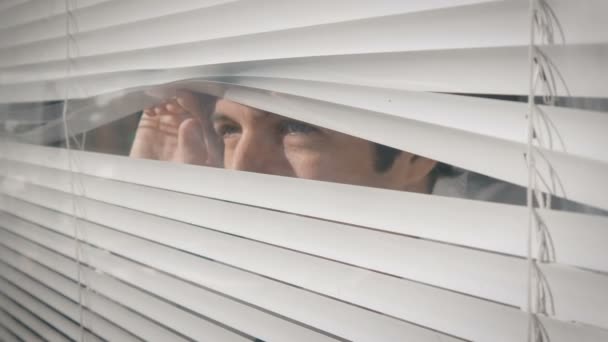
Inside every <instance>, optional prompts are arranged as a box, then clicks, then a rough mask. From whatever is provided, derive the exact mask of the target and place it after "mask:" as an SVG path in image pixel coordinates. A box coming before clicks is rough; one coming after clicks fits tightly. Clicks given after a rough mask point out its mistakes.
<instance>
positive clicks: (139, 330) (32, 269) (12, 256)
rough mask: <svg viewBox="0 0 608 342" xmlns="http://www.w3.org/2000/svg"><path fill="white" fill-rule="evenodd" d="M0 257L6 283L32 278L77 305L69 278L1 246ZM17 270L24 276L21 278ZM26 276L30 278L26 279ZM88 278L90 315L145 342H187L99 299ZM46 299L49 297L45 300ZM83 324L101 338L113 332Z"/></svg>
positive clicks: (86, 303)
mask: <svg viewBox="0 0 608 342" xmlns="http://www.w3.org/2000/svg"><path fill="white" fill-rule="evenodd" d="M0 257H1V258H2V263H0V269H1V270H2V274H3V275H5V277H6V278H7V279H9V280H11V281H12V283H13V284H24V283H27V282H31V281H32V280H30V279H28V277H29V278H31V279H34V280H36V281H38V282H40V283H41V284H44V285H46V286H48V287H49V288H51V289H52V290H54V291H56V292H58V293H60V294H62V295H63V296H65V297H67V298H69V299H71V300H72V301H76V302H77V301H78V288H77V285H76V284H75V283H74V282H71V281H69V280H67V279H66V278H63V277H61V276H60V275H59V274H57V273H55V272H52V271H49V270H48V269H45V268H44V267H41V266H40V265H37V264H35V263H34V262H32V261H31V260H29V259H26V258H25V257H23V256H21V255H20V254H18V253H15V252H13V251H11V250H10V249H8V248H6V247H4V246H2V245H0ZM9 266H11V267H13V269H11V267H9ZM74 266H75V265H74V264H73V262H70V263H68V264H67V265H64V267H68V269H74V268H75V267H74ZM81 267H84V266H81ZM16 270H19V271H20V272H23V273H22V274H19V273H17V271H16ZM83 273H85V272H83ZM24 274H25V275H27V276H28V277H25V276H24ZM89 274H90V273H87V274H84V277H82V279H85V282H84V284H86V285H88V287H89V289H95V291H96V292H92V291H85V293H84V296H83V297H84V300H83V303H82V304H83V306H84V307H86V308H88V309H89V310H91V312H95V313H97V314H98V315H101V316H103V318H104V319H107V320H109V321H112V322H113V323H115V324H117V325H119V326H121V327H123V328H126V330H128V331H129V332H131V333H133V334H134V335H136V336H138V337H139V338H142V339H144V340H146V341H169V340H171V341H187V340H186V339H184V338H183V337H181V336H179V335H176V334H175V333H173V332H171V331H169V330H166V329H164V328H162V327H161V326H159V325H158V324H157V323H152V322H150V321H148V320H146V319H143V318H141V317H140V316H138V315H135V314H133V312H131V311H129V310H127V309H125V308H124V307H123V306H121V305H118V304H116V303H115V302H112V301H110V300H107V299H105V298H103V297H101V296H100V295H98V294H97V293H98V292H97V288H98V287H99V286H97V284H91V283H92V282H93V281H94V280H93V279H92V278H91V277H90V276H89ZM22 288H25V287H22ZM44 298H47V297H46V296H45V297H44ZM62 312H63V311H62ZM89 316H90V315H89ZM84 323H85V327H87V328H88V329H89V330H91V331H93V332H95V331H100V332H101V333H100V335H102V336H103V333H104V329H108V328H109V329H113V328H112V327H111V326H110V325H108V324H106V323H105V322H103V321H102V323H101V324H99V320H97V319H87V318H85V320H84ZM72 337H73V338H74V339H76V340H77V339H78V338H79V336H78V335H74V336H72Z"/></svg>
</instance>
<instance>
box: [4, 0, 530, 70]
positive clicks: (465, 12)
mask: <svg viewBox="0 0 608 342" xmlns="http://www.w3.org/2000/svg"><path fill="white" fill-rule="evenodd" d="M480 2H481V3H484V2H486V3H490V4H492V5H494V6H490V8H489V9H486V12H489V15H492V12H494V15H495V13H496V12H497V11H501V10H502V11H505V12H509V11H510V12H512V13H511V15H512V16H515V17H517V15H518V14H519V16H520V17H521V18H520V19H523V15H524V14H525V6H513V5H511V6H504V5H503V4H500V5H503V6H502V7H506V8H505V9H503V8H500V6H497V5H499V4H496V2H495V1H493V0H456V1H452V2H447V1H444V0H432V1H416V2H412V1H408V2H395V1H390V0H381V1H377V2H374V3H373V4H372V3H363V2H360V3H359V4H358V5H357V6H353V5H352V2H348V1H345V0H331V1H320V0H311V1H308V2H306V3H301V2H284V1H279V0H268V1H263V2H257V1H238V2H232V3H228V4H225V5H224V6H215V7H211V8H203V9H200V10H193V11H188V12H184V13H180V14H176V15H170V16H165V17H162V18H157V19H151V20H145V21H140V22H135V23H132V24H126V25H119V26H116V27H110V28H107V29H103V30H99V31H93V32H86V33H82V34H78V32H77V31H76V32H72V36H73V37H74V39H73V41H74V45H75V50H74V54H73V56H74V57H77V58H80V57H88V56H96V55H109V54H120V53H125V52H127V53H128V52H130V51H137V50H144V49H162V48H165V49H166V48H167V47H169V46H178V45H186V44H191V43H198V42H206V41H213V40H221V39H231V38H238V37H240V36H256V35H264V34H265V33H270V34H271V35H274V34H273V33H274V32H278V33H279V36H284V35H285V34H286V33H287V34H293V33H292V32H291V31H294V30H299V29H304V31H307V30H308V28H312V30H313V31H315V32H316V31H318V30H319V29H317V27H319V28H320V29H321V30H322V31H324V32H326V31H328V34H334V35H336V34H337V35H338V36H340V31H341V30H343V29H344V30H351V29H352V30H358V31H361V32H367V31H368V30H370V27H377V26H380V25H381V24H377V23H376V22H379V23H383V22H385V21H386V19H385V18H388V17H390V16H398V17H400V19H401V20H400V21H401V22H406V23H407V22H409V21H413V22H414V24H413V25H407V24H405V25H407V26H409V27H410V29H412V28H415V29H418V30H425V29H426V27H425V26H424V24H425V23H424V21H421V20H419V19H418V16H420V15H424V13H425V10H428V9H433V8H441V7H448V9H446V10H445V11H447V12H449V13H450V15H446V14H444V13H443V12H442V13H440V14H439V15H434V13H430V14H429V15H430V16H432V17H433V18H436V19H435V20H444V21H446V22H449V20H450V19H449V18H453V17H456V18H458V19H460V20H464V18H471V17H472V16H474V15H480V16H481V15H484V14H486V13H484V9H485V7H483V6H480V7H481V8H482V9H481V11H480V12H481V13H479V11H477V7H476V6H478V5H472V6H464V8H460V7H459V5H462V4H471V3H472V4H475V3H480ZM451 6H456V7H455V8H454V10H453V11H452V8H449V7H451ZM268 8H272V10H271V11H269V10H268ZM421 10H422V11H423V12H422V13H420V12H418V11H421ZM409 12H414V13H409ZM430 12H434V11H430ZM453 12H455V13H453ZM517 12H519V13H517ZM446 17H448V18H447V19H446ZM370 21H371V22H370ZM388 21H389V22H391V20H388ZM368 22H369V23H368ZM396 24H397V27H398V26H399V24H398V23H396V22H395V20H392V23H391V26H395V25H396ZM421 25H422V26H421ZM325 26H327V27H325ZM342 26H345V27H344V28H342ZM457 27H459V28H460V30H461V31H462V32H466V33H467V34H469V35H471V34H472V35H473V36H480V35H479V34H478V33H477V34H476V33H475V32H474V31H471V30H467V28H466V27H465V26H463V25H462V24H460V25H459V26H457ZM376 30H377V29H376ZM463 30H464V31H463ZM429 31H432V30H429ZM497 31H499V32H500V31H501V30H500V29H498V30H497ZM503 32H504V31H503ZM515 32H517V31H515ZM520 32H523V30H522V31H520ZM281 33H282V34H281ZM518 33H519V32H518ZM326 35H327V34H326ZM108 36H113V37H116V39H113V40H112V43H111V44H109V42H108V40H107V39H106V37H108ZM481 36H483V34H482V35H481ZM513 36H516V34H513V35H511V37H513ZM294 38H295V37H294ZM520 38H521V37H520ZM410 39H411V38H410ZM391 40H393V41H394V39H391ZM471 40H473V39H471ZM413 41H414V42H415V44H420V43H421V42H420V41H419V40H416V39H413ZM460 41H461V42H465V43H464V45H465V46H468V45H467V43H468V42H466V40H462V39H461V40H460ZM443 42H444V43H445V42H446V40H443ZM422 45H425V44H422ZM65 48H66V40H65V38H64V37H60V38H57V39H50V40H47V41H42V42H35V43H32V44H26V45H23V46H16V47H8V48H4V49H0V67H9V66H15V65H23V64H32V63H43V62H52V61H57V60H62V59H64V58H65ZM32 54H36V55H35V56H34V55H32Z"/></svg>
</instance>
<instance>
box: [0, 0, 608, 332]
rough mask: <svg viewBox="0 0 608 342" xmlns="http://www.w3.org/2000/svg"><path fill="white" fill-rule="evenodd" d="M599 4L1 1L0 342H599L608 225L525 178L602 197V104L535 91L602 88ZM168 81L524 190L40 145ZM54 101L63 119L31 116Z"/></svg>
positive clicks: (607, 315) (589, 202)
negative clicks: (483, 194)
mask: <svg viewBox="0 0 608 342" xmlns="http://www.w3.org/2000/svg"><path fill="white" fill-rule="evenodd" d="M607 11H608V2H606V1H603V0H585V1H578V2H577V1H570V0H543V1H541V0H531V1H519V0H504V1H494V0H424V1H422V0H402V1H396V0H376V1H364V0H360V1H359V0H355V1H353V0H308V1H283V0H281V1H279V0H264V1H262V0H240V1H238V0H173V1H143V0H124V1H122V0H106V1H103V0H97V1H92V0H89V1H84V0H78V1H75V0H71V1H67V2H66V1H34V0H32V1H8V2H6V4H3V5H2V6H0V103H2V104H3V106H2V107H0V109H2V111H3V112H2V113H0V120H1V121H3V123H4V126H5V127H6V128H7V129H6V130H5V135H6V136H5V137H4V139H3V140H2V141H1V145H0V177H1V184H0V210H1V211H0V337H1V338H2V339H6V340H8V341H11V340H19V339H21V340H27V341H30V340H32V341H34V340H53V341H63V340H87V341H94V340H95V341H96V340H118V341H126V340H146V341H147V340H157V341H174V340H177V341H189V340H196V341H246V340H254V339H261V340H264V341H344V340H352V341H402V340H408V341H423V342H424V341H461V340H465V341H492V342H494V341H505V342H513V341H528V336H529V335H530V336H533V339H531V341H535V342H538V341H552V342H562V341H563V342H570V341H594V342H595V341H597V342H601V341H606V340H608V291H607V289H608V252H607V251H606V246H607V245H608V218H607V217H605V216H598V215H591V214H585V213H574V212H565V211H558V210H553V209H551V208H550V207H548V206H546V205H544V201H543V200H542V198H543V196H542V195H539V193H541V192H543V193H547V194H550V195H552V196H554V197H556V198H563V199H568V200H571V201H576V202H579V203H582V204H583V205H586V206H590V207H593V208H599V209H604V210H607V209H608V195H607V192H608V181H606V174H608V152H606V151H607V150H606V148H605V147H606V146H608V134H606V132H607V130H608V114H607V113H605V112H601V111H591V110H585V109H577V108H567V107H558V106H553V105H550V104H551V103H550V102H551V100H552V99H554V98H555V97H556V96H564V97H577V98H585V99H587V98H595V99H605V98H606V97H608V87H607V85H608V81H607V80H608V73H607V71H606V70H608V68H607V66H608V65H607V64H608V58H607V57H608V22H607V21H606V20H605V14H606V13H608V12H607ZM531 38H532V39H531ZM531 81H532V85H533V86H532V87H531V86H530V83H531ZM534 85H536V86H534ZM543 86H545V87H543ZM177 88H187V89H190V90H193V91H197V92H202V93H207V94H211V95H214V96H219V97H223V98H227V99H230V100H233V101H235V102H238V103H242V104H245V105H249V106H252V107H256V108H259V109H262V110H266V111H269V112H272V113H276V114H280V115H283V116H287V117H291V118H295V119H298V120H301V121H305V122H310V123H313V124H315V125H319V126H322V127H326V128H330V129H333V130H336V131H340V132H343V133H347V134H350V135H353V136H356V137H360V138H363V139H367V140H370V141H373V142H377V143H381V144H384V145H388V146H391V147H395V148H398V149H400V150H405V151H409V152H412V153H415V154H418V155H422V156H425V157H428V158H432V159H435V160H438V161H441V162H444V163H448V164H451V165H455V166H458V167H461V168H464V169H468V170H471V171H473V172H476V173H480V174H483V175H487V176H490V177H493V178H496V179H499V180H501V181H505V182H509V183H513V184H517V185H521V186H524V187H528V188H529V189H530V195H531V196H537V197H536V198H538V200H537V201H538V202H539V203H538V204H539V205H538V206H537V205H532V204H534V203H532V202H530V204H531V205H530V206H529V207H525V206H514V205H506V204H497V203H488V202H482V201H473V200H467V199H457V198H447V197H439V196H430V195H423V194H416V193H407V192H399V191H392V190H383V189H374V188H366V187H360V186H354V185H344V184H334V183H328V182H321V181H312V180H302V179H292V178H284V177H278V176H271V175H263V174H254V173H247V172H238V171H229V170H223V169H216V168H208V167H200V166H194V165H180V164H174V163H167V162H161V161H152V160H139V159H133V158H127V157H121V156H114V155H108V154H101V153H93V152H86V151H78V150H74V149H63V148H57V147H48V146H42V145H43V144H46V143H50V142H53V141H57V140H60V139H61V138H62V137H64V136H65V135H66V133H67V134H69V135H76V134H79V133H83V132H88V131H90V130H92V129H95V128H97V127H100V126H102V125H104V124H107V123H109V122H112V121H115V120H118V119H120V118H123V117H126V116H128V115H129V114H132V113H134V112H136V111H138V110H141V109H142V108H145V107H147V106H150V105H153V104H155V103H157V102H158V101H160V100H161V99H162V98H163V97H165V96H168V95H170V94H172V92H174V91H175V89H177ZM459 94H461V95H459ZM471 94H474V95H479V94H486V95H520V96H528V97H529V98H530V99H532V100H534V99H535V96H545V97H546V98H547V99H548V101H547V103H544V104H537V103H536V102H535V101H531V103H530V104H526V103H520V102H511V101H505V100H497V99H491V98H480V97H472V96H465V95H471ZM66 99H68V100H69V101H68V104H67V107H66V112H65V113H64V114H65V115H63V117H53V118H45V117H41V116H40V115H38V114H37V113H36V112H35V111H34V108H37V106H40V105H41V104H43V103H44V104H45V106H47V107H57V108H61V107H62V106H64V103H65V100H66ZM49 101H64V102H63V103H62V102H49ZM539 101H540V100H539ZM539 103H540V102H539ZM15 124H17V125H19V124H29V125H31V127H33V128H31V129H28V130H21V131H15V130H10V129H8V128H10V126H14V125H15ZM65 127H69V130H68V132H66V131H65ZM167 175H171V176H170V177H167Z"/></svg>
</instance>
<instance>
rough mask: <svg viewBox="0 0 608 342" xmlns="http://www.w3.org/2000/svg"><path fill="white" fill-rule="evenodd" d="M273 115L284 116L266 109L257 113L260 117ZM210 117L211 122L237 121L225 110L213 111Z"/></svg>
mask: <svg viewBox="0 0 608 342" xmlns="http://www.w3.org/2000/svg"><path fill="white" fill-rule="evenodd" d="M272 115H276V116H278V117H280V118H283V116H281V115H278V114H274V113H270V112H266V111H261V112H258V113H256V116H259V117H262V118H264V117H268V116H272ZM209 119H210V120H211V122H214V121H235V120H234V119H233V118H231V117H230V115H228V114H226V113H224V112H213V113H212V114H211V116H210V117H209Z"/></svg>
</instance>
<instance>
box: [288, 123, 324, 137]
mask: <svg viewBox="0 0 608 342" xmlns="http://www.w3.org/2000/svg"><path fill="white" fill-rule="evenodd" d="M280 130H281V133H282V134H284V135H296V134H302V135H306V134H312V133H316V132H319V128H318V127H316V126H314V125H311V124H308V123H306V122H302V121H295V120H289V121H285V122H282V123H281V126H280Z"/></svg>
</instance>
